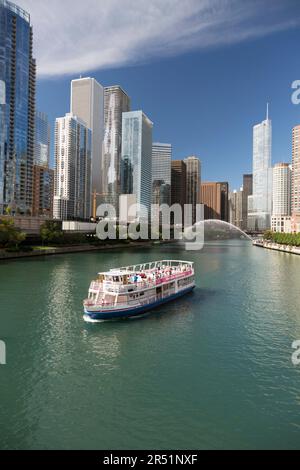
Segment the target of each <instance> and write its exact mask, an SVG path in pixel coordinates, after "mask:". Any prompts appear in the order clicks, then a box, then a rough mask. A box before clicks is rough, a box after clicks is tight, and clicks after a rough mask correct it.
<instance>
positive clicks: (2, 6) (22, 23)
mask: <svg viewBox="0 0 300 470" xmlns="http://www.w3.org/2000/svg"><path fill="white" fill-rule="evenodd" d="M34 126H35V61H34V59H33V58H32V28H31V25H30V17H29V15H28V14H27V13H26V12H25V11H24V10H22V9H21V8H19V7H17V6H16V5H14V4H12V3H10V2H8V1H6V0H0V213H4V212H5V211H6V210H7V209H9V210H10V211H11V212H12V213H13V214H18V213H20V214H31V213H32V202H33V201H32V196H33V160H34Z"/></svg>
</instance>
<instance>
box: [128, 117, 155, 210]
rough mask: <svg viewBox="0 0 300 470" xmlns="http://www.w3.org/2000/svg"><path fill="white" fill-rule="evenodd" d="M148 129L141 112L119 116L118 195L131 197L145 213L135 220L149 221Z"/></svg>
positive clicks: (150, 129)
mask: <svg viewBox="0 0 300 470" xmlns="http://www.w3.org/2000/svg"><path fill="white" fill-rule="evenodd" d="M152 129H153V123H152V122H151V121H150V119H149V118H148V117H147V116H146V115H145V114H144V113H143V111H131V112H128V113H123V123H122V161H121V192H122V194H135V195H136V202H137V204H142V205H143V206H144V207H146V208H147V210H148V215H146V214H145V213H142V212H141V211H139V212H138V214H137V216H138V217H139V218H143V219H145V218H146V217H150V210H151V199H152Z"/></svg>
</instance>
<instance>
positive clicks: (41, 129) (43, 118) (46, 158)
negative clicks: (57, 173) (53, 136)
mask: <svg viewBox="0 0 300 470" xmlns="http://www.w3.org/2000/svg"><path fill="white" fill-rule="evenodd" d="M49 163H50V125H49V121H48V116H47V114H45V113H41V112H39V111H37V112H36V114H35V151H34V164H35V165H39V166H44V167H48V166H49Z"/></svg>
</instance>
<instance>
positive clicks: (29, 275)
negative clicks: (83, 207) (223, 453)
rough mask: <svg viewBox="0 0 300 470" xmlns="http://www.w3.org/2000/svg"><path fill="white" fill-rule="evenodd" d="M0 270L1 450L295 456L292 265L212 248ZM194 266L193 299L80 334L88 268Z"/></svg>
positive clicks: (233, 248) (296, 287) (297, 397)
mask: <svg viewBox="0 0 300 470" xmlns="http://www.w3.org/2000/svg"><path fill="white" fill-rule="evenodd" d="M181 250H182V249H181V248H179V247H177V246H176V245H174V246H171V245H170V246H163V247H156V248H150V249H145V248H141V249H135V250H133V249H127V250H125V251H111V252H99V253H94V252H93V253H83V254H75V255H66V256H56V257H48V258H43V259H35V260H19V261H13V262H2V263H1V264H0V339H1V340H3V341H5V343H6V349H7V365H5V366H0V426H1V427H0V448H1V449H112V450H113V449H185V448H188V449H192V448H193V449H231V448H238V449H251V448H252V449H253V448H256V449H260V448H272V449H278V448H290V449H297V448H298V449H299V448H300V366H295V365H293V364H292V361H291V355H292V352H293V350H292V342H293V341H295V340H298V339H300V257H298V256H294V255H288V254H284V253H279V252H272V251H268V250H264V249H261V248H256V247H252V245H251V243H249V242H239V241H236V242H235V241H231V242H226V243H225V242H224V243H221V242H220V243H211V244H209V245H207V246H206V247H205V249H204V250H203V251H201V252H185V251H181ZM162 258H167V259H186V260H193V261H195V267H196V273H197V276H196V278H197V289H196V290H195V292H194V293H192V294H189V295H187V296H186V297H184V298H182V299H180V300H178V301H176V302H174V303H172V304H169V305H166V306H163V307H161V308H159V309H158V310H156V311H155V312H153V314H152V315H150V316H147V317H146V318H143V319H140V320H134V321H123V322H115V323H102V324H96V325H91V324H85V323H84V322H83V319H82V300H83V299H84V298H85V297H86V295H87V290H88V286H89V283H90V280H91V279H92V278H94V277H95V275H96V273H97V272H98V271H103V270H106V269H109V268H111V267H119V266H124V265H127V264H134V263H139V262H146V261H152V260H156V259H162Z"/></svg>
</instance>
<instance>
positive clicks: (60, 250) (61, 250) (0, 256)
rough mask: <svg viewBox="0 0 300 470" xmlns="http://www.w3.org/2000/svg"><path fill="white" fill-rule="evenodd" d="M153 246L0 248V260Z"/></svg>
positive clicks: (164, 242)
mask: <svg viewBox="0 0 300 470" xmlns="http://www.w3.org/2000/svg"><path fill="white" fill-rule="evenodd" d="M166 243H169V241H161V242H160V243H159V244H160V245H163V244H166ZM151 247H153V244H152V242H148V241H145V242H131V243H128V244H111V245H109V244H108V245H103V246H93V245H77V246H64V247H56V248H53V249H52V248H49V249H47V250H36V251H30V252H28V253H26V252H19V253H7V252H5V250H0V261H8V260H14V259H20V258H37V257H41V256H44V257H45V256H54V255H66V254H71V253H84V252H91V251H104V250H105V251H110V250H118V249H121V250H128V249H129V250H130V249H132V248H151Z"/></svg>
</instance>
